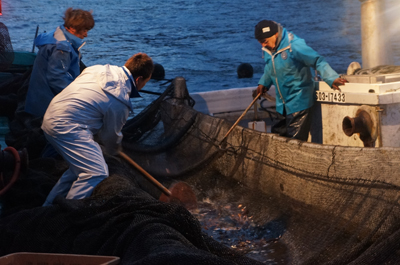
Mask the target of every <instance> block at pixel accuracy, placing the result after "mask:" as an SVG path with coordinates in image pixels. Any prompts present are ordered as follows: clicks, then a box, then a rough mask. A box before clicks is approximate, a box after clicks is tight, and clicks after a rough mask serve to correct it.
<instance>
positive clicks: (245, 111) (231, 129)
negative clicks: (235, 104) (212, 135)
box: [219, 92, 261, 148]
mask: <svg viewBox="0 0 400 265" xmlns="http://www.w3.org/2000/svg"><path fill="white" fill-rule="evenodd" d="M260 96H261V92H260V93H258V95H257V96H256V97H255V98H254V99H253V101H252V102H251V103H250V105H249V106H248V107H247V108H246V109H245V110H244V112H243V113H242V115H240V117H239V118H238V119H237V121H236V122H235V123H234V124H233V125H232V127H231V128H230V129H229V131H228V132H227V133H226V134H225V136H224V138H222V140H221V141H220V144H219V147H220V148H221V146H222V144H223V142H224V141H225V140H226V138H227V137H228V135H229V134H230V133H231V132H232V131H233V129H234V128H235V127H236V125H238V123H239V122H240V121H241V120H242V119H243V117H244V115H246V113H247V112H248V111H249V109H250V108H251V107H252V106H253V104H254V103H255V102H256V100H257V99H258V98H259V97H260Z"/></svg>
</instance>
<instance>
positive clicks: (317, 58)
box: [258, 27, 339, 114]
mask: <svg viewBox="0 0 400 265" xmlns="http://www.w3.org/2000/svg"><path fill="white" fill-rule="evenodd" d="M279 34H280V36H279V37H278V39H279V38H281V41H280V42H279V44H278V47H277V48H276V49H275V51H274V52H271V51H269V50H268V49H267V48H262V50H263V56H264V59H265V63H266V64H265V68H264V74H263V76H262V77H261V78H260V81H259V82H258V83H259V84H261V85H263V86H265V87H267V88H269V87H270V86H271V85H275V88H276V111H277V112H279V113H281V114H283V110H284V109H283V108H284V107H285V109H286V114H292V113H294V112H298V111H302V110H305V109H308V108H310V107H312V105H313V104H314V83H313V79H312V75H311V69H310V67H312V68H314V69H316V70H317V71H318V72H319V74H320V75H321V77H322V79H323V80H324V81H325V82H326V83H327V84H328V85H329V86H330V87H332V84H333V81H334V80H335V79H336V78H338V77H339V75H338V74H337V73H336V72H335V71H334V70H333V69H332V68H331V67H330V66H329V64H328V63H327V62H326V61H325V59H324V57H322V56H321V55H319V54H318V53H317V52H316V51H314V50H313V49H312V48H311V47H309V46H307V44H306V42H305V41H304V40H303V39H301V38H299V37H297V36H296V35H294V34H292V33H290V32H288V31H287V30H286V29H284V28H282V27H280V30H279Z"/></svg>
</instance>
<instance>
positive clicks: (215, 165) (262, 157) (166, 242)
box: [0, 78, 400, 265]
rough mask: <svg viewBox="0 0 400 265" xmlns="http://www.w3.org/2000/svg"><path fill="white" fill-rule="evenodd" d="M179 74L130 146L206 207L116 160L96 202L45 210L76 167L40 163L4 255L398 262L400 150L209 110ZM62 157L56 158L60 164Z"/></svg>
mask: <svg viewBox="0 0 400 265" xmlns="http://www.w3.org/2000/svg"><path fill="white" fill-rule="evenodd" d="M193 104H195V102H194V101H193V100H192V99H191V98H190V95H189V94H188V93H187V90H186V89H185V82H184V79H183V78H176V79H175V80H174V81H173V82H172V83H171V85H170V86H169V87H168V88H167V89H166V90H165V92H164V93H163V94H162V95H161V96H160V97H159V98H157V99H155V100H154V101H153V103H151V104H150V105H149V106H147V107H146V108H145V109H144V110H143V111H142V112H141V113H140V114H138V115H136V116H135V117H133V118H132V119H130V120H129V121H128V122H127V123H126V125H125V127H124V129H123V134H124V140H123V149H124V152H125V153H126V154H128V155H129V156H130V157H131V158H132V159H133V160H134V161H135V162H136V163H138V164H139V165H141V166H142V167H143V168H144V169H145V170H146V171H148V172H149V173H150V174H151V175H153V176H154V177H156V178H157V179H158V180H159V181H160V182H162V183H163V184H164V185H166V186H167V187H168V186H169V185H170V184H172V183H174V182H176V181H185V182H187V183H189V184H190V185H191V186H192V187H193V188H194V191H195V192H196V195H197V199H198V203H199V209H196V210H192V211H191V212H188V211H187V210H186V209H184V208H183V207H182V206H180V205H176V204H171V203H162V202H159V201H158V200H157V198H158V197H159V196H160V192H159V191H158V190H157V189H155V188H154V187H153V186H152V185H151V184H149V183H148V182H147V181H146V179H144V177H143V176H142V175H141V174H140V173H139V172H137V171H136V170H134V169H132V168H131V167H129V166H128V165H126V164H125V163H124V162H123V161H121V160H119V159H117V158H115V157H111V156H107V155H106V160H107V163H108V165H109V168H110V177H109V178H107V179H106V180H105V181H103V182H102V183H101V184H99V185H98V186H97V187H96V188H95V192H94V193H93V195H92V196H91V197H90V198H87V199H84V200H79V201H73V200H65V199H63V198H57V200H56V202H55V205H54V206H51V207H38V206H40V205H41V203H42V202H43V201H44V199H45V197H46V196H47V193H48V191H49V190H50V189H51V187H52V185H53V184H54V183H55V181H57V179H58V177H59V176H60V175H61V174H62V172H63V171H64V170H65V164H63V161H56V160H46V159H41V158H39V159H35V160H31V161H30V169H29V170H28V172H27V173H26V174H25V175H23V176H21V177H20V179H19V180H18V181H17V182H16V183H15V184H14V186H13V187H12V188H11V189H10V190H9V192H7V194H6V195H5V196H3V198H1V201H2V208H1V210H2V216H3V217H2V218H1V219H0V233H1V235H2V236H1V237H0V246H1V248H0V254H1V255H5V254H9V253H12V252H18V251H32V252H53V253H55V252H61V253H77V254H95V255H115V256H119V257H121V260H122V264H188V263H194V264H257V263H258V262H260V263H264V264H301V265H304V264H335V265H336V264H397V263H398V262H400V256H399V247H400V245H399V244H400V237H399V236H398V235H399V228H400V222H398V220H399V216H400V211H399V204H398V201H399V185H398V181H397V180H396V178H397V175H398V173H399V172H398V167H397V164H398V161H399V160H400V157H399V154H398V152H397V150H396V149H393V148H355V147H342V146H326V145H319V144H313V143H305V142H300V141H297V140H293V139H287V138H283V137H279V136H277V135H274V134H265V133H261V132H256V131H253V130H249V129H245V128H243V127H239V126H237V127H235V129H234V130H232V133H231V134H229V136H228V137H227V138H226V140H224V141H221V140H222V139H223V138H224V136H225V134H226V132H227V131H228V130H229V129H230V127H231V126H232V124H233V123H232V122H229V121H227V120H224V119H219V118H215V117H211V116H208V115H204V114H202V113H198V112H196V111H194V110H193V108H192V106H193ZM55 161H56V162H55Z"/></svg>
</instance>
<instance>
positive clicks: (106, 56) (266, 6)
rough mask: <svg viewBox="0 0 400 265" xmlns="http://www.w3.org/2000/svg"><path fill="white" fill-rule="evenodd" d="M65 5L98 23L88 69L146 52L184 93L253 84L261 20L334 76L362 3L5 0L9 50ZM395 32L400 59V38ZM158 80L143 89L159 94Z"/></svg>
mask: <svg viewBox="0 0 400 265" xmlns="http://www.w3.org/2000/svg"><path fill="white" fill-rule="evenodd" d="M386 1H387V2H388V4H387V5H388V6H389V8H388V16H393V18H395V17H396V16H397V15H396V14H398V11H399V10H398V9H397V12H396V10H390V6H391V5H393V3H394V2H396V3H398V2H399V0H386ZM68 7H73V8H82V9H85V10H93V16H94V18H95V22H96V25H95V27H94V28H93V29H92V30H91V31H89V35H88V38H86V39H85V40H86V41H87V44H86V45H85V46H84V47H83V48H82V50H81V51H82V54H83V61H84V63H85V64H86V65H87V66H90V65H94V64H115V65H123V64H124V62H125V60H126V59H127V58H129V57H130V56H131V55H133V54H134V53H137V52H145V53H147V54H149V55H150V56H151V57H152V58H153V59H154V61H155V62H156V63H159V64H161V65H162V66H163V67H164V69H165V73H166V75H165V78H166V79H171V78H174V77H176V76H183V77H184V78H185V79H186V80H187V86H188V89H189V92H199V91H209V90H219V89H227V88H236V87H249V86H256V85H257V82H258V79H259V78H260V76H261V75H262V71H263V66H264V63H263V59H262V58H261V49H260V48H261V47H260V45H259V43H258V42H257V41H256V40H255V39H254V26H255V25H256V24H257V23H258V22H259V21H260V20H263V19H270V20H275V21H277V22H279V23H281V24H282V25H283V26H284V27H286V28H287V29H288V30H290V31H292V32H294V33H295V34H296V35H298V36H300V37H302V38H304V39H305V40H306V42H307V43H308V44H309V45H310V46H311V47H312V48H314V49H315V50H316V51H318V52H319V53H320V54H321V55H323V56H324V57H325V58H326V59H327V61H328V62H329V63H330V64H331V66H332V67H333V68H334V69H335V70H336V71H337V72H338V73H345V72H346V69H347V66H348V65H349V64H350V63H351V62H352V61H358V62H361V25H360V7H361V2H360V1H359V0H309V1H300V0H249V1H242V0H229V1H228V0H214V1H204V0H187V1H182V0H169V1H161V0H152V1H138V0H113V1H109V0H85V1H82V0H2V16H0V21H1V22H3V23H4V24H5V25H6V26H7V27H8V30H9V33H10V36H11V41H12V44H13V48H14V50H25V51H31V50H32V46H33V39H34V36H35V31H36V27H37V26H38V25H39V33H41V32H43V31H50V30H53V29H54V28H55V27H56V26H58V25H60V24H62V23H63V20H62V16H63V14H64V12H65V10H66V9H67V8H68ZM393 28H394V27H393ZM397 29H398V27H397V26H396V27H395V30H396V31H397ZM396 33H397V32H396ZM394 35H396V34H394ZM397 35H399V34H397ZM394 37H396V38H397V39H395V40H394V41H393V50H394V54H393V56H394V58H395V62H396V64H399V63H400V42H399V39H400V38H399V37H398V36H394ZM241 63H250V64H251V65H252V66H253V68H254V76H253V78H245V79H239V78H238V77H237V72H236V71H237V67H238V66H239V65H240V64H241ZM161 83H162V82H160V81H159V82H156V81H152V82H151V83H149V84H148V86H147V87H146V89H148V90H153V91H157V90H158V89H162V87H160V84H161Z"/></svg>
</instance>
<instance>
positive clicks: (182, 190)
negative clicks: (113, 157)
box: [119, 151, 197, 210]
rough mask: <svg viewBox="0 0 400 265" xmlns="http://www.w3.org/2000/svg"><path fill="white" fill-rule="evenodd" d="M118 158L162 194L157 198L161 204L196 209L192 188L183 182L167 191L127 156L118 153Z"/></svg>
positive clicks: (195, 199)
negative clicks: (173, 204)
mask: <svg viewBox="0 0 400 265" xmlns="http://www.w3.org/2000/svg"><path fill="white" fill-rule="evenodd" d="M119 156H120V157H122V158H123V159H125V161H127V162H128V163H129V164H131V165H132V166H133V167H135V168H136V169H137V170H139V171H140V173H142V174H143V175H144V176H145V177H146V178H147V179H148V180H149V181H150V182H151V183H153V184H154V185H155V186H156V187H157V188H158V189H159V190H161V192H162V194H161V196H160V198H159V200H160V201H163V202H173V203H174V202H175V203H179V204H181V205H183V206H184V207H185V208H186V209H189V210H190V209H196V208H197V198H196V195H195V193H194V191H193V190H192V188H191V187H190V186H189V185H188V184H187V183H185V182H181V181H180V182H177V183H174V184H172V186H171V188H170V189H171V190H168V189H167V188H166V187H165V186H164V185H162V184H161V183H160V182H158V181H157V180H156V179H155V178H154V177H153V176H151V175H150V174H149V173H148V172H147V171H146V170H144V169H143V168H142V167H141V166H139V165H138V164H137V163H136V162H135V161H133V160H132V159H131V158H130V157H129V156H128V155H127V154H125V153H124V152H122V151H120V152H119Z"/></svg>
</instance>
